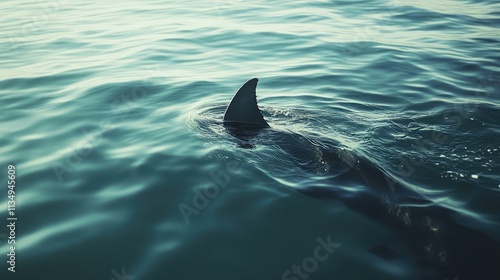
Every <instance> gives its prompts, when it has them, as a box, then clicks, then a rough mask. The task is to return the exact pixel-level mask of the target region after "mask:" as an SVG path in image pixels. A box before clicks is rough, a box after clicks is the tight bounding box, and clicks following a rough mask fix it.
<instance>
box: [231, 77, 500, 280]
mask: <svg viewBox="0 0 500 280" xmlns="http://www.w3.org/2000/svg"><path fill="white" fill-rule="evenodd" d="M257 83H258V79H257V78H253V79H251V80H248V81H247V82H246V83H245V84H243V85H242V86H241V88H240V89H239V90H238V91H237V92H236V94H235V95H234V97H233V98H232V100H231V102H230V103H229V105H228V106H227V108H226V111H225V113H224V117H223V124H224V126H225V127H226V129H227V130H228V132H229V133H230V134H231V135H233V136H235V137H236V138H239V139H240V140H243V141H246V140H248V139H249V138H251V137H254V136H255V135H257V134H258V133H259V132H260V131H262V130H264V129H272V128H271V126H270V125H269V124H268V123H267V121H266V120H265V119H264V117H263V116H262V114H261V112H260V109H259V107H258V104H257V95H256V88H257ZM291 139H293V137H292V138H291ZM292 144H296V145H301V144H303V143H302V142H301V143H292ZM242 147H245V146H244V145H243V146H242ZM323 155H324V160H329V161H333V162H335V163H334V164H333V166H336V167H338V168H339V169H341V170H342V172H341V173H340V175H338V176H335V182H334V183H335V184H350V183H355V184H356V183H358V184H364V185H365V186H367V187H368V188H369V190H370V191H369V192H365V193H360V194H356V195H352V194H345V193H342V191H341V190H339V188H334V187H331V188H325V187H309V188H304V189H300V190H299V192H301V193H302V194H304V195H307V196H310V197H314V198H318V199H334V200H338V201H341V202H343V203H344V204H345V205H346V206H347V207H349V208H350V209H352V210H354V211H357V212H359V213H361V214H363V215H365V216H366V217H368V218H369V219H371V220H373V221H376V222H378V223H381V224H382V225H384V226H385V227H387V228H389V229H391V230H392V231H394V232H396V233H397V234H398V236H400V237H401V239H402V240H403V241H404V242H406V243H408V244H409V245H410V247H411V248H412V250H413V251H414V253H415V254H416V256H417V264H418V266H419V267H421V268H422V275H420V276H419V277H418V278H419V279H432V278H435V279H441V280H444V279H460V280H462V279H475V280H478V279H500V244H499V243H498V242H497V241H495V240H493V239H491V238H490V237H489V236H488V235H486V234H485V233H483V232H481V231H479V230H476V229H472V228H469V227H466V226H463V225H461V224H459V223H457V222H456V221H455V220H454V219H453V218H452V217H451V216H450V213H451V211H450V210H448V209H445V208H443V207H439V206H429V205H432V203H431V202H430V201H429V200H427V199H425V198H424V197H423V196H422V195H420V194H418V193H415V192H413V191H411V190H410V189H409V188H406V187H404V186H403V185H402V184H400V183H398V182H397V181H396V180H394V179H392V178H391V177H390V176H389V175H387V174H386V173H385V172H383V171H382V170H381V169H380V168H378V167H377V166H375V164H373V163H371V162H369V161H367V160H365V159H363V158H361V157H358V156H355V158H352V156H350V157H345V156H343V155H342V153H341V152H340V151H336V150H334V151H323ZM402 199H403V200H405V202H406V203H405V204H400V203H398V201H401V200H402ZM408 201H410V203H408ZM402 205H403V206H402ZM408 205H409V206H408ZM368 251H370V252H371V253H373V254H375V255H377V256H379V257H380V258H382V259H384V260H386V261H391V260H394V259H396V258H398V253H397V252H396V250H393V249H391V248H389V247H387V246H375V247H373V248H368Z"/></svg>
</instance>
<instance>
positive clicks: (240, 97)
mask: <svg viewBox="0 0 500 280" xmlns="http://www.w3.org/2000/svg"><path fill="white" fill-rule="evenodd" d="M258 81H259V80H258V79H257V78H253V79H251V80H249V81H247V82H246V83H245V84H244V85H242V86H241V88H240V89H239V90H238V92H236V94H235V95H234V97H233V99H232V100H231V102H230V103H229V105H228V106H227V108H226V112H225V113H224V119H223V120H224V123H225V124H236V125H237V124H243V125H251V126H256V127H268V126H269V124H267V122H266V120H264V117H263V116H262V114H261V113H260V110H259V106H258V105H257V94H256V92H255V90H256V88H257V82H258Z"/></svg>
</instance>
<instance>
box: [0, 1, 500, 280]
mask: <svg viewBox="0 0 500 280" xmlns="http://www.w3.org/2000/svg"><path fill="white" fill-rule="evenodd" d="M415 2H416V1H406V0H404V1H389V0H388V1H382V0H376V1H295V2H293V1H281V0H280V1H273V2H269V1H259V0H256V1H238V0H236V1H122V2H117V1H110V0H105V1H68V0H57V1H56V0H44V1H3V2H2V3H0V11H2V15H3V16H2V17H1V18H0V38H1V39H0V49H1V50H2V52H0V109H1V112H2V114H1V115H0V126H1V132H2V133H1V134H0V156H1V157H0V167H1V168H2V170H0V174H1V175H0V178H2V182H4V183H2V184H3V186H2V187H1V188H0V189H1V190H2V193H1V194H0V213H1V215H0V217H2V221H5V223H7V222H6V218H7V207H8V205H7V204H8V197H7V190H8V189H7V187H6V184H5V181H6V180H7V179H6V176H7V166H8V165H9V164H13V165H15V167H16V176H17V177H16V178H17V179H16V211H17V217H18V221H17V227H16V256H17V259H16V272H15V273H12V272H9V271H7V268H8V267H9V264H8V263H6V261H7V258H8V257H7V255H6V254H7V253H8V252H9V246H10V245H9V244H7V240H8V239H7V237H8V234H9V233H8V232H7V229H6V227H5V226H3V225H2V226H1V227H0V253H1V255H0V256H1V257H0V260H1V263H2V265H1V271H0V274H1V275H2V279H11V278H12V279H117V280H120V279H136V280H138V279H140V280H142V279H218V280H223V279H292V280H296V279H422V275H427V276H428V277H429V278H427V279H432V277H437V276H436V275H439V274H438V273H435V272H433V270H432V269H428V270H425V271H424V272H422V268H421V266H420V265H419V263H418V262H417V261H416V257H415V255H414V252H413V251H412V249H411V248H410V247H409V246H408V244H406V241H405V240H404V239H401V238H400V236H399V235H398V232H395V231H391V230H390V229H388V228H386V227H385V226H384V225H383V224H380V223H377V222H375V221H373V220H371V219H370V218H368V217H367V216H365V215H363V214H361V213H359V212H356V211H354V210H352V209H351V208H350V207H349V205H346V203H345V201H342V200H321V199H315V198H312V197H309V196H304V195H302V194H301V193H300V190H302V189H305V188H308V187H318V186H320V187H325V188H331V189H333V190H342V191H344V192H347V193H350V194H351V195H352V196H356V195H357V194H359V193H364V192H366V191H368V190H367V189H366V188H367V187H366V186H363V185H357V186H352V185H348V184H346V185H342V184H332V183H331V182H330V181H329V176H330V175H331V169H333V167H332V166H331V165H329V163H328V162H324V161H322V160H319V159H317V157H316V154H315V153H316V150H314V149H313V150H304V151H302V154H303V155H305V156H297V155H294V154H291V153H290V152H289V150H287V149H286V148H283V147H280V146H279V145H275V144H274V142H273V138H272V137H273V135H270V137H271V139H261V138H256V139H254V140H252V141H253V142H252V143H251V145H250V147H251V148H248V147H246V148H245V147H241V145H238V141H237V140H236V139H235V138H234V137H233V136H231V135H230V134H229V133H227V131H226V130H225V128H224V126H223V125H222V122H221V119H222V116H223V113H224V109H225V106H226V105H227V103H228V102H229V101H230V99H231V97H232V95H233V94H234V92H235V91H236V90H237V89H238V87H239V86H241V84H243V83H244V82H245V81H246V80H248V79H250V78H253V77H258V78H259V85H258V88H257V93H258V102H259V107H260V108H261V110H262V113H263V115H264V117H265V118H266V119H267V121H268V122H269V123H270V124H271V126H272V127H273V128H274V129H276V130H280V131H290V132H294V133H297V134H299V135H301V136H303V137H305V139H307V141H308V142H310V143H314V147H327V146H329V145H331V143H336V145H337V146H339V147H342V148H343V149H344V150H346V151H348V152H349V153H353V154H356V155H357V156H359V157H362V158H364V159H366V160H367V161H369V162H371V163H373V164H375V165H376V166H378V167H379V168H380V169H381V170H383V172H384V173H386V174H388V175H389V176H390V177H391V178H393V179H394V180H396V181H398V182H399V183H401V184H402V185H403V186H405V188H408V189H409V190H411V191H413V192H416V193H418V194H421V195H423V196H425V197H426V198H427V199H428V201H429V203H430V204H432V205H433V206H438V207H441V208H444V209H449V210H450V211H451V213H452V217H453V219H454V220H455V221H457V223H459V224H462V225H465V226H467V227H470V228H472V229H476V230H478V231H481V232H483V233H484V234H486V235H487V236H489V237H490V238H491V239H493V240H495V241H496V242H500V231H499V228H500V215H499V214H498V213H499V211H500V203H499V200H500V151H499V149H500V144H499V143H500V96H499V85H500V54H499V52H498V48H499V46H500V4H499V3H495V2H494V1H481V0H474V1H465V0H445V1H428V0H425V1H417V2H418V3H415ZM304 166H307V167H308V168H303V167H304ZM201 197H203V198H201ZM394 206H395V207H398V206H401V205H397V204H396V205H394ZM3 223H4V222H2V224H3ZM325 242H326V243H328V242H330V244H335V246H334V248H335V249H332V248H333V247H331V248H330V249H328V247H327V246H326V247H325V246H323V245H322V244H324V243H325ZM380 244H384V246H388V247H391V248H396V249H395V250H396V251H397V253H398V255H399V257H398V258H397V259H396V260H392V261H389V260H386V259H383V258H380V257H379V256H377V255H375V254H372V253H370V252H369V249H370V248H373V247H375V246H378V245H380ZM318 246H320V247H318ZM321 246H322V247H321ZM332 246H333V245H332ZM316 248H320V249H319V250H320V251H317V250H316ZM318 252H320V253H318ZM317 254H322V255H321V256H322V257H324V256H325V254H326V256H327V257H328V258H326V259H324V260H322V258H318V256H319V255H317ZM296 266H302V267H305V270H304V268H302V272H300V273H297V272H294V271H295V270H294V267H296ZM4 275H5V276H4ZM9 277H10V278H9ZM133 277H135V278H133ZM458 279H460V280H462V279H461V278H458ZM478 279H479V278H478ZM491 279H494V278H491Z"/></svg>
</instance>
